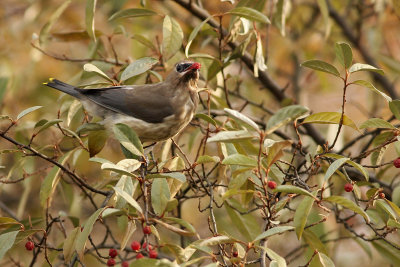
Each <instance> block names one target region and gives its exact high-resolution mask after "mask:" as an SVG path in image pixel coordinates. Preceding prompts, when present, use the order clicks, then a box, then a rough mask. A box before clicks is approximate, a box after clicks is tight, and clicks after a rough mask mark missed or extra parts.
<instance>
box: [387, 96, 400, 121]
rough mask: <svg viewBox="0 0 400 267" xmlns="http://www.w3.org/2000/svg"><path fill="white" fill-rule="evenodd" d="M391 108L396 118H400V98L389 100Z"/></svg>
mask: <svg viewBox="0 0 400 267" xmlns="http://www.w3.org/2000/svg"><path fill="white" fill-rule="evenodd" d="M389 108H390V110H391V111H392V113H393V115H394V116H395V117H396V119H398V120H400V100H397V99H396V100H393V101H390V102H389Z"/></svg>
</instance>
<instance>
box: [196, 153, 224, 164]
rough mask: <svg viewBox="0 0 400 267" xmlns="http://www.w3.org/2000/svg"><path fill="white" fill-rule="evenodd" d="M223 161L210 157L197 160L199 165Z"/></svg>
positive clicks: (205, 156) (203, 156) (201, 157)
mask: <svg viewBox="0 0 400 267" xmlns="http://www.w3.org/2000/svg"><path fill="white" fill-rule="evenodd" d="M220 160H221V159H220V158H219V157H218V156H209V155H201V156H200V157H198V158H197V160H196V162H197V164H204V163H211V162H212V163H217V162H219V161H220Z"/></svg>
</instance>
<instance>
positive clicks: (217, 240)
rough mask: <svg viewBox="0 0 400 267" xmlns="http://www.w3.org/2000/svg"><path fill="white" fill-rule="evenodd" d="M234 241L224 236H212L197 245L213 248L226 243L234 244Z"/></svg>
mask: <svg viewBox="0 0 400 267" xmlns="http://www.w3.org/2000/svg"><path fill="white" fill-rule="evenodd" d="M234 242H235V240H234V239H233V238H231V237H229V236H226V235H220V236H214V237H210V238H207V239H204V240H203V241H201V243H200V244H199V245H200V246H214V245H218V244H226V243H234Z"/></svg>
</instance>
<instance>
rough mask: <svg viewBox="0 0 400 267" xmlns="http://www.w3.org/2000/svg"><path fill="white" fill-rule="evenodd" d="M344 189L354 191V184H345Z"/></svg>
mask: <svg viewBox="0 0 400 267" xmlns="http://www.w3.org/2000/svg"><path fill="white" fill-rule="evenodd" d="M344 191H346V192H351V191H353V185H352V184H350V183H347V184H345V185H344Z"/></svg>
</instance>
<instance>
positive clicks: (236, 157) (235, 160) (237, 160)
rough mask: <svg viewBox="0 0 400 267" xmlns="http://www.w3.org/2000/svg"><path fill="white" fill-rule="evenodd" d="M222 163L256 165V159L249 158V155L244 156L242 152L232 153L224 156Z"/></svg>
mask: <svg viewBox="0 0 400 267" xmlns="http://www.w3.org/2000/svg"><path fill="white" fill-rule="evenodd" d="M222 164H225V165H241V166H249V167H256V166H257V165H258V164H257V160H255V159H253V158H250V157H249V156H245V155H242V154H233V155H229V156H228V157H226V158H225V159H224V160H223V161H222Z"/></svg>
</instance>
